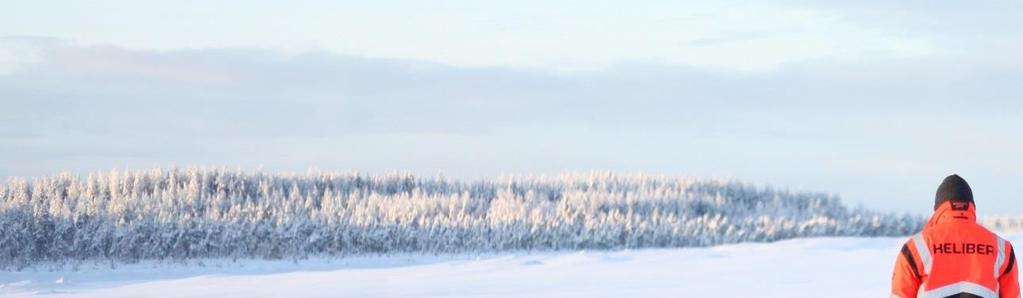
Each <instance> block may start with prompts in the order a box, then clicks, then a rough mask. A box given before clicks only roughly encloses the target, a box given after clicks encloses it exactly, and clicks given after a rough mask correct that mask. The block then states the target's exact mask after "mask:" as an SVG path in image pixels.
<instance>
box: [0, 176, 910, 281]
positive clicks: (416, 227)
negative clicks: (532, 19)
mask: <svg viewBox="0 0 1023 298" xmlns="http://www.w3.org/2000/svg"><path fill="white" fill-rule="evenodd" d="M922 224H923V219H922V218H919V217H916V216H909V215H896V214H891V213H879V212H874V211H870V210H864V209H862V208H856V209H853V208H848V207H846V206H845V205H843V204H842V203H841V202H840V200H839V198H837V197H835V196H832V195H826V194H818V193H800V192H789V191H785V190H777V189H771V188H767V187H759V186H754V185H750V184H744V183H740V182H736V181H731V180H724V179H694V178H685V177H668V176H648V175H642V174H639V175H617V174H614V173H589V174H566V175H561V176H547V177H545V176H535V177H502V178H498V179H494V180H480V181H458V180H453V179H448V178H444V177H429V178H425V177H415V176H412V175H410V174H389V175H383V176H369V175H362V174H355V173H313V172H311V173H308V174H301V175H296V174H274V173H261V172H242V171H230V170H222V169H201V168H191V169H186V170H179V169H153V170H147V171H121V172H117V171H114V172H110V173H106V174H93V175H90V176H88V177H81V176H77V175H74V174H70V173H64V174H60V175H56V176H51V177H43V178H38V179H34V180H26V179H11V180H10V181H9V182H7V183H5V184H2V185H0V268H3V269H7V270H10V269H19V268H24V267H26V266H30V265H33V264H38V263H50V264H77V263H81V262H87V261H102V262H110V263H111V264H116V263H125V262H127V263H131V262H136V261H139V260H184V259H194V258H233V259H237V258H270V259H277V258H296V259H297V258H305V257H310V256H346V255H354V254H379V253H391V252H412V253H457V252H490V251H504V250H559V249H623V248H642V247H685V246H708V245H716V244H723V243H735V242H743V241H774V240H780V239H787V238H794V237H812V236H898V235H908V234H911V233H913V232H915V231H916V230H917V229H918V228H919V227H920V226H921V225H922Z"/></svg>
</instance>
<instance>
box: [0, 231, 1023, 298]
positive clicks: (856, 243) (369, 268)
mask: <svg viewBox="0 0 1023 298" xmlns="http://www.w3.org/2000/svg"><path fill="white" fill-rule="evenodd" d="M1007 238H1008V239H1009V240H1011V241H1014V242H1015V243H1023V242H1021V241H1023V234H1012V235H1008V237H1007ZM903 240H904V239H903V238H852V237H842V238H809V239H794V240H785V241H780V242H774V243H743V244H732V245H723V246H716V247H705V248H674V249H642V250H623V251H589V250H587V251H566V252H557V253H532V254H514V253H501V254H495V255H468V254H459V255H446V256H412V255H395V256H387V257H358V258H346V259H333V260H325V259H310V260H305V261H300V262H298V263H292V262H290V261H241V262H239V263H231V262H230V261H226V260H224V261H216V260H205V261H203V263H204V266H198V265H196V264H195V262H196V261H192V263H191V264H190V265H187V266H182V265H168V264H163V265H159V264H155V263H147V262H143V263H139V264H133V265H126V266H122V267H119V268H118V269H115V270H111V269H109V268H95V266H97V265H87V266H84V267H82V268H80V270H79V271H78V272H71V271H69V270H62V271H56V272H49V271H47V270H45V269H44V270H41V271H31V270H30V271H24V272H0V295H4V296H8V295H10V296H14V297H19V296H33V295H36V294H46V295H47V296H46V297H54V296H56V297H61V296H69V297H786V298H791V297H850V298H853V297H855V298H862V297H886V296H887V294H888V282H889V278H890V277H891V266H892V263H893V262H894V260H895V258H896V256H897V254H898V251H899V247H900V246H901V245H902V242H903ZM99 266H100V267H104V266H103V265H99Z"/></svg>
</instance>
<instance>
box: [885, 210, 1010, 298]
mask: <svg viewBox="0 0 1023 298" xmlns="http://www.w3.org/2000/svg"><path fill="white" fill-rule="evenodd" d="M975 208H976V207H975V206H974V205H973V203H968V202H957V201H948V202H945V203H944V204H942V205H941V206H940V207H938V210H935V211H934V215H933V216H931V219H930V221H928V222H927V225H926V226H924V229H923V231H921V232H920V233H917V234H916V235H913V237H910V238H909V240H907V241H906V244H904V245H903V246H902V250H901V252H900V253H899V256H898V259H896V261H895V272H894V273H893V275H892V297H901V298H912V297H939V298H947V297H985V298H1004V297H1012V298H1019V297H1020V290H1019V281H1018V280H1017V275H1018V272H1017V269H1016V267H1017V266H1016V256H1015V253H1014V252H1013V249H1012V244H1010V243H1009V241H1006V240H1004V239H1002V238H1001V237H998V235H995V233H992V232H991V231H988V230H987V229H985V228H984V227H982V226H980V225H978V224H977V216H976V210H975Z"/></svg>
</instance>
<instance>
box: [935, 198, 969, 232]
mask: <svg viewBox="0 0 1023 298" xmlns="http://www.w3.org/2000/svg"><path fill="white" fill-rule="evenodd" d="M952 204H968V206H967V208H966V209H965V210H955V209H956V208H953V205H952ZM959 209H961V208H959ZM959 220H966V221H969V222H977V206H976V205H974V204H973V202H955V201H948V202H944V203H942V204H941V206H938V209H937V210H934V215H931V220H929V221H927V226H928V227H930V226H934V225H938V224H942V223H946V222H951V221H959Z"/></svg>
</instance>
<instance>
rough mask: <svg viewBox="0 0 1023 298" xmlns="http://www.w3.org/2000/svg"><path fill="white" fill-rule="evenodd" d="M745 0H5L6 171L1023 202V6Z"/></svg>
mask: <svg viewBox="0 0 1023 298" xmlns="http://www.w3.org/2000/svg"><path fill="white" fill-rule="evenodd" d="M211 2H216V3H211ZM746 2H748V1H714V2H709V1H693V2H691V3H686V2H681V1H646V2H644V3H626V2H624V1H617V2H614V1H535V2H508V1H504V2H487V1H443V2H440V1H435V2H432V3H431V2H417V1H408V2H403V1H359V2H338V1H292V2H289V3H288V4H287V5H281V4H276V3H277V2H271V1H173V2H166V1H164V2H150V1H74V2H67V1H9V2H5V4H4V7H5V9H3V10H0V101H2V105H3V107H4V108H3V109H0V177H11V176H38V175H45V174H51V173H55V172H58V171H61V170H72V171H78V172H91V171H96V170H106V169H110V168H124V167H131V168H140V167H142V168H145V167H155V166H167V165H177V166H187V165H212V166H226V167H231V168H235V167H241V168H247V169H248V168H255V167H259V166H262V167H263V168H264V169H268V170H288V171H302V170H305V169H307V168H311V167H312V168H320V169H328V170H343V171H348V170H358V171H364V172H373V173H380V172H386V171H390V170H410V171H413V172H415V173H419V174H425V175H432V174H435V173H438V172H443V173H445V174H446V175H448V176H455V177H462V178H475V177H485V176H496V175H499V174H502V173H509V174H534V173H535V174H549V173H557V172H562V171H590V170H615V171H623V172H638V171H643V172H648V173H655V174H669V175H690V176H724V177H734V178H738V179H742V180H745V181H750V182H754V183H758V184H769V185H773V186H776V187H788V188H791V189H794V190H811V191H821V192H828V193H834V194H838V195H841V196H842V197H843V198H844V199H845V200H846V201H847V202H850V203H852V204H864V205H866V206H868V207H872V208H878V209H885V210H893V211H900V212H901V211H908V212H914V213H925V212H927V211H929V210H928V208H929V206H931V204H930V201H931V200H932V199H933V193H934V188H935V187H936V186H937V183H938V182H940V181H941V179H942V178H943V177H944V175H947V174H950V173H952V172H957V173H960V174H961V175H963V176H964V177H965V178H966V179H967V180H968V181H970V182H971V184H973V185H974V191H975V193H976V195H977V200H978V202H979V205H980V210H981V212H982V213H988V214H1013V215H1015V214H1020V213H1023V200H1019V199H1017V197H1018V196H1019V195H1020V194H1021V193H1023V186H1021V184H1020V183H1018V182H1017V181H1021V180H1023V173H1021V172H1020V169H1023V141H1021V139H1020V137H1018V135H1020V133H1021V132H1023V88H1020V87H1019V86H1018V85H1019V83H1020V82H1023V27H1021V26H1019V25H1018V20H1020V19H1023V13H1021V11H1023V10H1021V9H1020V8H1023V4H1019V3H1018V2H1013V1H992V2H985V3H958V2H948V3H935V2H933V1H902V2H898V3H891V2H890V1H855V2H852V1H814V2H813V3H810V4H807V3H802V2H799V1H760V2H757V4H748V3H746Z"/></svg>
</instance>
